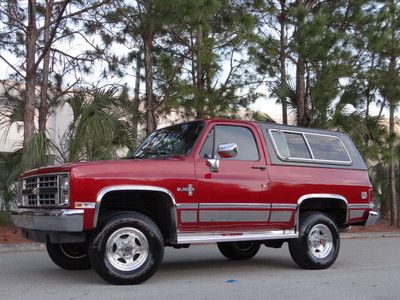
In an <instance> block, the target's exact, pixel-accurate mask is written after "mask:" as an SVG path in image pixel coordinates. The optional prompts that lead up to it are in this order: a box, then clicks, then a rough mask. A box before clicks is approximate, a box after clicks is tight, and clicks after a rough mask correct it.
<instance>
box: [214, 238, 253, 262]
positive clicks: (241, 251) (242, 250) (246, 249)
mask: <svg viewBox="0 0 400 300" xmlns="http://www.w3.org/2000/svg"><path fill="white" fill-rule="evenodd" d="M217 245H218V249H219V251H220V252H221V253H222V255H223V256H225V257H226V258H228V259H231V260H247V259H251V258H253V257H254V256H255V255H256V254H257V252H258V250H259V249H260V243H258V242H254V241H249V242H247V241H246V242H224V243H217Z"/></svg>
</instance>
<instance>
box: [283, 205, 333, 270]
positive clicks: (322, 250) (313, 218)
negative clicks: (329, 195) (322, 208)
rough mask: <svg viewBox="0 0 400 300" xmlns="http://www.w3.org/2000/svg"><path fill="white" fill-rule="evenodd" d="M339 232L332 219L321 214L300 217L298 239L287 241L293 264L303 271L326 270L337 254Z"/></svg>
mask: <svg viewBox="0 0 400 300" xmlns="http://www.w3.org/2000/svg"><path fill="white" fill-rule="evenodd" d="M339 248H340V238H339V230H338V228H337V226H336V224H335V223H334V222H333V221H332V219H331V218H330V217H329V216H328V215H326V214H324V213H321V212H306V213H304V214H301V215H300V230H299V238H297V239H293V240H290V241H289V251H290V255H291V256H292V258H293V260H294V262H295V263H296V264H297V265H298V266H300V267H302V268H304V269H326V268H328V267H330V266H331V265H332V264H333V263H334V262H335V260H336V258H337V256H338V254H339Z"/></svg>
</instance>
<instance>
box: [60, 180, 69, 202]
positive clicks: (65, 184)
mask: <svg viewBox="0 0 400 300" xmlns="http://www.w3.org/2000/svg"><path fill="white" fill-rule="evenodd" d="M58 188H59V197H60V201H59V203H60V204H61V205H65V206H66V205H68V204H69V176H68V175H67V174H63V175H59V178H58Z"/></svg>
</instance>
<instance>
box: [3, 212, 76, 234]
mask: <svg viewBox="0 0 400 300" xmlns="http://www.w3.org/2000/svg"><path fill="white" fill-rule="evenodd" d="M11 218H12V220H13V222H14V224H15V226H17V227H20V228H23V229H29V230H40V231H53V232H54V231H56V232H81V231H83V209H54V210H50V209H41V210H39V209H16V210H12V211H11Z"/></svg>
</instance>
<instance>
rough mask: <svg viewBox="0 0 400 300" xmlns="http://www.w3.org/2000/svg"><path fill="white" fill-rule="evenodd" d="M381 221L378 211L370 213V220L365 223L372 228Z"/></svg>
mask: <svg viewBox="0 0 400 300" xmlns="http://www.w3.org/2000/svg"><path fill="white" fill-rule="evenodd" d="M378 220H379V213H378V212H376V211H372V210H371V211H370V212H369V215H368V219H367V221H366V222H365V225H364V226H372V225H374V224H375V223H376V222H377V221H378Z"/></svg>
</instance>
